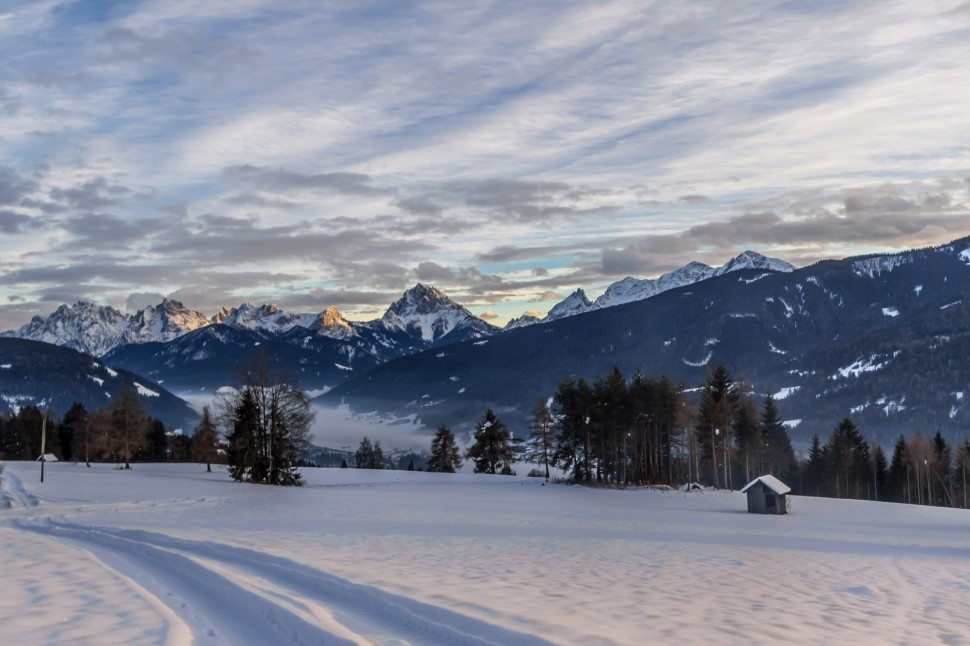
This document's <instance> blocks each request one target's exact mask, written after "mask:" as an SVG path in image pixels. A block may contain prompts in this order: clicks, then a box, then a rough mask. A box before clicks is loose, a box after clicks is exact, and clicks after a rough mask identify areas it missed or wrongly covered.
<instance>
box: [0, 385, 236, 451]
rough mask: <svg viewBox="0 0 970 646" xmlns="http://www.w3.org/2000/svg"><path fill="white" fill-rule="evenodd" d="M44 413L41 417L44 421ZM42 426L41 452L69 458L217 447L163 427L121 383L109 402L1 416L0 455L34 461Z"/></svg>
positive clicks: (25, 408)
mask: <svg viewBox="0 0 970 646" xmlns="http://www.w3.org/2000/svg"><path fill="white" fill-rule="evenodd" d="M45 417H46V422H45ZM45 426H46V429H47V431H46V432H47V438H46V451H47V452H48V453H51V454H54V455H55V456H56V457H57V458H58V459H60V460H66V461H72V462H85V463H87V464H90V463H91V462H116V463H118V464H120V465H123V466H124V468H129V469H130V468H131V465H132V463H135V462H189V461H193V460H194V461H203V462H204V461H205V460H206V459H207V456H208V458H209V459H210V460H214V459H216V458H215V457H214V454H215V452H216V448H217V447H214V446H211V445H209V444H207V443H206V442H201V441H199V440H198V439H197V438H194V437H189V436H186V435H183V434H181V433H177V432H172V431H170V430H169V429H166V427H165V424H164V423H163V422H162V421H161V420H159V419H154V418H152V417H151V416H149V415H148V414H147V413H146V412H145V409H144V408H143V407H142V405H141V400H140V398H139V395H138V393H137V392H135V390H134V389H132V388H130V387H128V386H126V385H122V386H121V387H119V389H118V391H117V392H116V393H115V396H114V397H113V398H112V400H111V403H110V404H108V405H107V406H105V407H103V408H101V409H99V410H96V411H88V410H87V409H86V408H85V407H84V406H83V405H82V404H80V403H78V402H75V403H74V404H72V405H71V407H70V408H68V410H67V412H65V413H64V415H63V417H58V415H57V413H56V411H53V410H41V409H40V408H39V407H38V406H34V405H29V406H23V407H20V408H19V409H17V410H16V411H8V412H7V413H6V414H5V415H3V416H0V459H4V460H35V459H37V458H38V457H40V452H41V429H42V428H44V427H45Z"/></svg>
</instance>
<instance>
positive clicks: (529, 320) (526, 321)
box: [502, 314, 542, 331]
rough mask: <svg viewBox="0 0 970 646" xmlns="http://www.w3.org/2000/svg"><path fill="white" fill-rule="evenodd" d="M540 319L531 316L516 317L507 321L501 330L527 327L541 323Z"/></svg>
mask: <svg viewBox="0 0 970 646" xmlns="http://www.w3.org/2000/svg"><path fill="white" fill-rule="evenodd" d="M541 322H542V319H540V318H539V317H538V316H533V315H532V314H523V315H522V316H519V317H516V318H514V319H509V322H508V323H506V324H505V327H503V328H502V329H503V330H505V331H508V330H514V329H516V328H520V327H528V326H530V325H535V324H536V323H541Z"/></svg>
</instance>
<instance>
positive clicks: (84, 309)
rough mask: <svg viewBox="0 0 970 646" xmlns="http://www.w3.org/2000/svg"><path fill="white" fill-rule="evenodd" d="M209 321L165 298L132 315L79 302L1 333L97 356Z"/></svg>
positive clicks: (163, 338) (172, 336)
mask: <svg viewBox="0 0 970 646" xmlns="http://www.w3.org/2000/svg"><path fill="white" fill-rule="evenodd" d="M208 324H209V322H208V320H207V319H206V317H205V315H204V314H202V313H200V312H195V311H192V310H190V309H188V308H186V307H185V306H184V305H182V304H181V303H179V302H178V301H172V300H168V299H166V300H164V301H162V303H160V304H159V305H152V306H149V307H146V308H145V309H143V310H139V311H138V312H136V313H135V314H134V315H132V316H128V315H126V314H122V313H121V312H119V311H118V310H116V309H114V308H113V307H110V306H104V305H95V304H94V303H88V302H84V301H80V302H78V303H75V304H74V305H61V306H60V307H58V308H57V310H55V311H54V312H53V313H52V314H51V315H50V316H48V317H47V318H43V317H40V316H35V317H34V318H33V319H31V321H30V323H28V324H27V325H25V326H23V327H21V328H20V329H18V330H11V331H10V332H5V333H4V334H3V336H8V337H16V338H20V339H30V340H32V341H42V342H44V343H50V344H53V345H60V346H64V347H67V348H71V349H72V350H77V351H79V352H84V353H86V354H90V355H93V356H96V357H100V356H102V355H103V354H105V353H107V352H108V351H109V350H111V349H113V348H115V347H117V346H119V345H124V344H126V343H149V342H152V341H161V342H165V341H171V340H172V339H176V338H178V337H180V336H182V335H183V334H185V333H187V332H191V331H192V330H196V329H198V328H200V327H205V326H206V325H208Z"/></svg>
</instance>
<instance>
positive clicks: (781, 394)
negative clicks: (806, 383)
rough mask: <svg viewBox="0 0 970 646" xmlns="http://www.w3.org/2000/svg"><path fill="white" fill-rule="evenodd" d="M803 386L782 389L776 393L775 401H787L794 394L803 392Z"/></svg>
mask: <svg viewBox="0 0 970 646" xmlns="http://www.w3.org/2000/svg"><path fill="white" fill-rule="evenodd" d="M801 388H802V387H801V386H788V387H787V388H782V389H781V390H779V391H778V392H776V393H775V394H774V395H773V397H774V398H775V399H779V400H780V399H787V398H788V397H789V396H790V395H791V394H792V393H796V392H798V391H799V390H801Z"/></svg>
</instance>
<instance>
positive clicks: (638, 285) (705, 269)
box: [593, 261, 718, 309]
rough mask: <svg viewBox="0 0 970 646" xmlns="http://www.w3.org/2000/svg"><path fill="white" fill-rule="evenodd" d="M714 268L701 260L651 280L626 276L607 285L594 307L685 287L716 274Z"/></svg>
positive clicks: (618, 303)
mask: <svg viewBox="0 0 970 646" xmlns="http://www.w3.org/2000/svg"><path fill="white" fill-rule="evenodd" d="M717 271H718V270H716V269H714V268H713V267H709V266H708V265H705V264H704V263H702V262H697V261H694V262H690V263H688V264H686V265H684V266H683V267H681V268H679V269H675V270H674V271H671V272H668V273H666V274H664V275H662V276H661V277H660V278H657V279H655V280H651V279H650V278H643V279H637V278H632V277H630V276H627V277H626V278H624V279H622V280H619V281H617V282H615V283H613V284H612V285H610V286H609V287H607V288H606V291H605V292H604V293H603V295H602V296H600V297H599V298H597V299H596V300H595V301H594V302H593V306H594V307H595V308H596V309H601V308H604V307H612V306H614V305H622V304H623V303H631V302H633V301H642V300H643V299H645V298H650V297H651V296H656V295H657V294H660V293H663V292H665V291H667V290H668V289H676V288H678V287H685V286H687V285H691V284H693V283H696V282H698V281H701V280H706V279H708V278H710V277H712V276H715V275H716V274H717Z"/></svg>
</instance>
